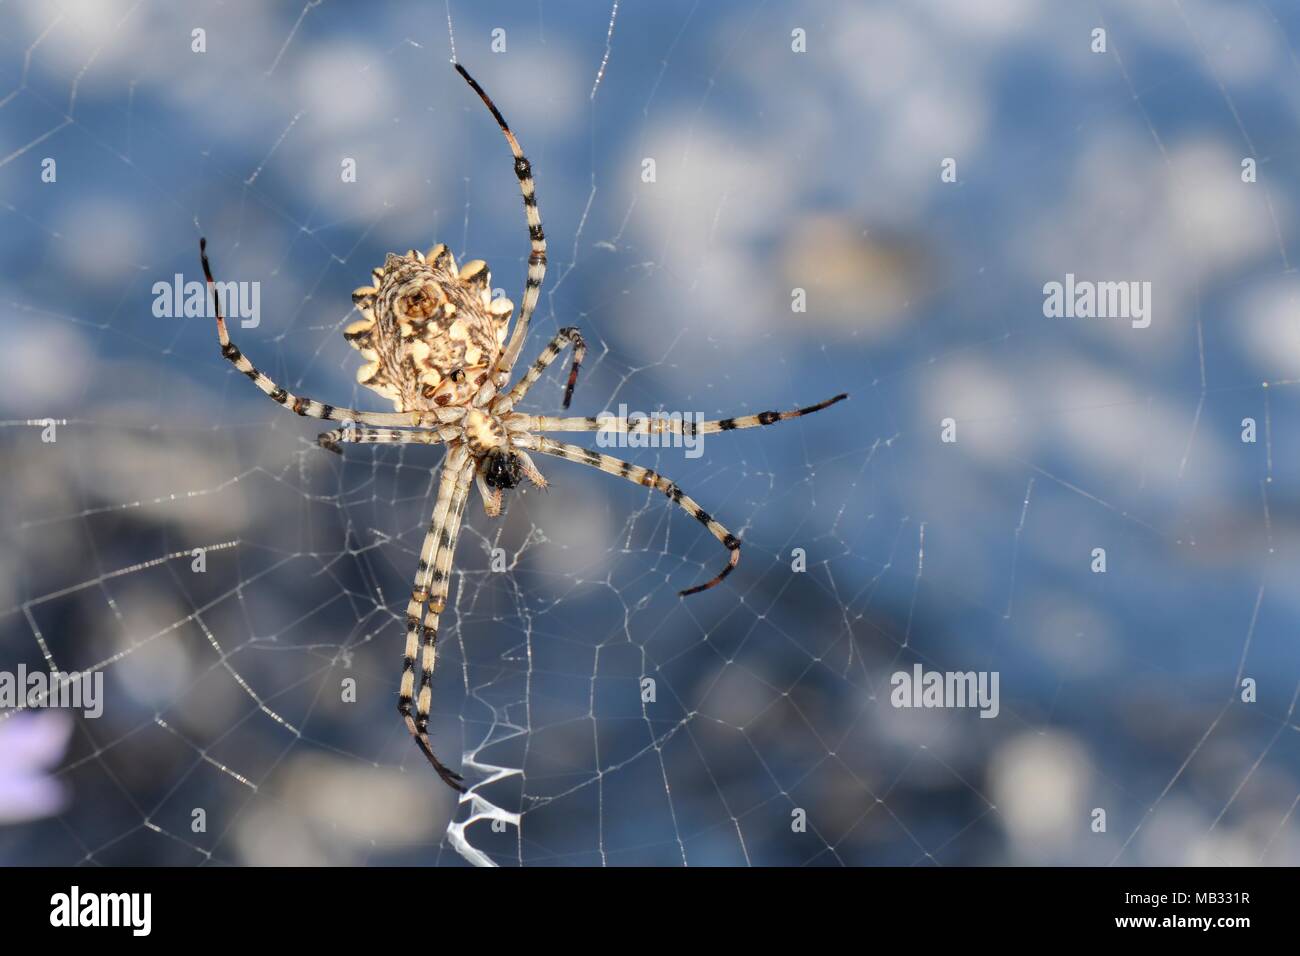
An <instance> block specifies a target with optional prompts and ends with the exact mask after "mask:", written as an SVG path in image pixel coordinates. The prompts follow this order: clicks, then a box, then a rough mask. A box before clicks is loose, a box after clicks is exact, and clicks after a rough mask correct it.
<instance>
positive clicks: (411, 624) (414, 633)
mask: <svg viewBox="0 0 1300 956" xmlns="http://www.w3.org/2000/svg"><path fill="white" fill-rule="evenodd" d="M468 458H469V450H468V449H467V448H465V446H463V445H461V446H457V447H456V448H453V449H452V450H451V451H450V452H449V453H448V454H447V459H446V461H445V462H444V463H443V472H442V480H441V481H440V482H439V484H438V500H437V503H436V504H435V505H434V509H433V519H432V521H431V522H430V523H429V530H428V532H427V533H426V534H425V536H424V543H423V544H422V545H421V547H420V563H419V565H418V566H417V569H416V573H415V586H414V588H413V589H412V591H411V599H410V601H409V602H408V603H407V605H406V650H405V651H404V652H403V654H402V682H401V688H400V690H399V692H398V697H397V710H398V712H399V713H400V714H401V715H402V718H403V720H404V721H405V722H406V729H407V730H408V731H409V732H410V734H411V737H412V738H413V739H414V740H415V742H416V744H418V745H419V747H420V750H421V751H422V752H423V753H424V755H425V757H427V758H428V760H429V763H430V764H432V765H433V769H434V770H436V771H437V773H438V776H439V777H441V778H442V779H443V782H445V783H446V784H447V785H448V786H449V787H451V788H452V789H454V790H459V791H461V792H464V787H463V786H462V785H461V784H460V783H459V782H458V781H459V780H460V775H459V774H457V773H456V772H455V771H453V770H450V769H449V768H447V767H446V766H445V765H444V764H443V763H442V761H441V760H439V759H438V758H437V757H436V756H435V755H434V753H433V748H432V746H430V744H429V737H428V732H427V727H428V714H429V710H428V708H423V710H422V714H423V716H422V718H419V719H417V714H420V713H421V710H420V709H419V708H420V706H421V705H422V704H423V703H424V699H425V697H426V696H427V695H429V694H431V692H430V691H429V690H428V687H427V683H426V680H425V679H424V676H423V675H424V673H425V668H424V667H423V666H422V679H421V686H420V698H421V701H420V704H416V689H415V665H416V658H417V655H420V656H421V657H423V658H424V661H422V664H428V665H429V666H428V667H427V671H428V672H432V666H431V665H432V653H431V652H430V651H429V650H427V647H428V643H427V642H426V638H425V629H424V625H423V622H422V620H421V615H422V612H423V610H424V605H425V604H426V603H427V602H428V601H429V586H430V580H431V579H432V578H433V576H434V567H433V565H434V560H435V555H436V554H437V553H439V552H440V549H441V548H442V546H443V542H444V541H446V540H447V524H448V515H449V513H450V512H451V509H452V504H453V499H454V498H455V497H456V490H457V488H458V487H459V486H460V484H461V482H462V481H463V480H464V478H465V476H466V474H467V473H468V470H469V469H470V468H472V467H473V466H472V464H470V463H468V462H467V459H468ZM422 649H423V653H422V654H421V651H422ZM413 704H416V707H417V710H416V711H415V712H414V713H413V711H412V705H413Z"/></svg>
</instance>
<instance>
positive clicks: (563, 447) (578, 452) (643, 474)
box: [514, 435, 740, 597]
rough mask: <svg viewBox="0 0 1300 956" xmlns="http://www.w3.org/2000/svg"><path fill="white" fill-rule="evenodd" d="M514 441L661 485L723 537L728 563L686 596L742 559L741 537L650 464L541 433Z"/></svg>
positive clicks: (639, 481)
mask: <svg viewBox="0 0 1300 956" xmlns="http://www.w3.org/2000/svg"><path fill="white" fill-rule="evenodd" d="M514 442H515V444H516V445H517V446H519V447H521V448H532V449H533V450H535V451H539V452H541V453H542V454H543V455H553V456H554V457H556V458H565V459H568V460H569V461H576V462H578V463H579V464H583V465H586V466H588V467H589V468H598V469H600V470H601V471H603V472H605V473H606V474H608V475H617V476H618V477H619V478H624V479H626V480H627V481H631V482H634V483H636V484H638V485H645V486H646V487H647V488H657V489H658V490H659V491H662V492H663V493H664V494H665V495H667V496H668V497H669V499H671V500H672V501H673V502H674V503H675V504H677V505H679V506H680V507H681V508H682V510H684V511H685V512H686V513H687V514H689V515H690V516H691V517H692V518H694V519H695V520H696V521H698V522H699V523H700V524H702V525H704V527H706V528H708V529H709V534H711V535H713V536H714V537H715V538H717V539H718V540H719V541H721V542H722V544H723V546H724V547H725V548H726V549H727V550H728V551H729V552H731V555H730V557H729V558H728V560H727V564H726V566H725V567H724V568H723V569H722V570H721V571H719V572H718V573H717V574H716V575H715V576H714V577H712V578H710V579H709V580H708V581H705V582H704V583H703V584H697V585H696V586H695V587H693V588H687V589H686V590H685V591H681V592H679V593H680V594H681V595H682V596H683V597H685V596H686V595H688V594H698V593H699V592H700V591H707V590H708V589H709V588H711V587H716V586H717V585H718V584H721V583H722V579H723V578H725V577H726V576H727V575H728V574H730V573H731V572H732V571H733V570H734V569H735V567H736V564H737V563H738V562H739V561H740V540H739V539H738V538H737V537H736V536H735V535H734V534H732V533H731V532H730V531H728V530H727V529H726V528H724V527H723V526H722V525H721V524H719V523H718V522H717V521H715V520H714V519H713V516H712V515H710V514H709V513H708V512H707V511H705V510H704V509H703V508H701V507H700V506H699V505H698V504H697V503H696V501H695V499H694V498H691V497H690V496H689V495H686V494H684V493H683V492H682V489H680V488H678V487H677V484H676V483H675V482H673V481H671V480H670V479H668V478H665V477H664V476H663V475H661V474H659V473H658V472H655V471H651V470H650V469H649V468H642V467H641V466H640V465H634V464H632V463H631V462H630V461H621V460H620V459H618V458H614V457H613V456H611V455H602V454H600V453H599V452H594V451H592V450H591V449H589V448H583V447H582V446H581V445H568V444H565V443H563V442H558V441H553V440H552V439H550V438H545V437H543V436H541V435H528V436H520V437H518V438H515V439H514Z"/></svg>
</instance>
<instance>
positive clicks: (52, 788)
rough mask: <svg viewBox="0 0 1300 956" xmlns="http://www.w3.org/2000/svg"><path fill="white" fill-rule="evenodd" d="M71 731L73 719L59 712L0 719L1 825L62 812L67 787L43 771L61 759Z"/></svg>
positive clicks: (21, 714)
mask: <svg viewBox="0 0 1300 956" xmlns="http://www.w3.org/2000/svg"><path fill="white" fill-rule="evenodd" d="M71 734H72V719H71V718H70V717H69V716H68V715H67V714H65V713H63V712H62V711H57V710H46V711H37V712H20V713H15V714H11V715H9V717H8V718H7V719H6V718H0V826H3V825H4V824H6V823H22V822H24V821H27V820H38V819H40V818H41V817H48V816H52V815H54V814H56V813H61V812H62V811H63V808H64V807H65V806H66V805H67V802H68V792H67V788H66V787H65V786H64V785H63V783H62V782H60V781H58V780H55V779H54V778H53V777H50V776H48V775H47V773H46V770H47V768H49V767H51V766H53V765H54V764H56V763H58V762H59V761H60V760H61V759H63V752H64V750H66V749H67V746H68V737H69V736H70V735H71Z"/></svg>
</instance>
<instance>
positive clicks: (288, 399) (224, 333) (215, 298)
mask: <svg viewBox="0 0 1300 956" xmlns="http://www.w3.org/2000/svg"><path fill="white" fill-rule="evenodd" d="M199 258H200V259H201V260H202V262H203V276H204V278H205V279H207V283H208V291H209V292H211V293H212V310H213V312H214V313H215V314H216V319H217V341H218V342H219V343H220V344H221V354H222V356H223V357H224V358H225V359H226V361H228V362H230V364H231V365H233V366H235V368H237V369H239V371H241V372H243V373H244V374H245V375H247V376H248V377H249V378H250V379H251V380H252V382H253V384H254V385H256V386H257V387H258V388H259V389H261V390H262V391H263V392H265V393H266V394H267V395H268V396H270V398H271V400H272V401H274V402H277V403H278V404H280V405H283V406H284V407H285V408H287V409H289V410H290V411H292V412H293V413H294V414H296V415H302V416H304V417H306V418H323V419H325V420H326V421H331V422H359V423H361V424H364V425H420V424H426V423H427V421H426V420H427V419H428V418H429V417H431V416H429V415H427V414H421V413H412V412H361V411H357V410H356V409H354V408H339V407H337V406H335V405H330V404H328V403H326V402H318V401H316V399H314V398H308V397H306V396H305V395H295V394H293V393H292V392H290V391H288V390H287V389H284V388H282V387H280V386H279V385H277V384H276V383H275V382H274V381H272V380H271V378H270V377H268V376H267V375H265V374H264V373H262V372H261V371H259V370H258V368H257V366H255V365H254V364H253V363H252V362H250V361H249V360H248V357H247V356H246V355H244V353H243V352H241V351H240V350H239V347H238V346H236V345H235V343H234V342H232V341H230V332H229V331H228V330H227V329H226V318H225V316H224V315H222V313H221V297H220V295H219V294H218V292H217V283H216V280H215V279H213V278H212V266H211V265H210V264H209V263H208V241H207V239H200V240H199Z"/></svg>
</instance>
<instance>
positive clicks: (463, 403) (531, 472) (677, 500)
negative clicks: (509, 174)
mask: <svg viewBox="0 0 1300 956" xmlns="http://www.w3.org/2000/svg"><path fill="white" fill-rule="evenodd" d="M456 69H457V71H458V72H459V73H460V75H461V76H462V77H464V78H465V81H466V82H467V83H469V85H470V86H471V87H472V88H473V90H474V92H475V93H477V94H478V95H479V96H480V97H481V98H482V100H483V102H484V104H485V105H486V106H487V108H488V109H489V110H491V112H492V116H493V117H494V118H495V119H496V121H497V123H498V124H500V126H501V131H502V133H504V134H505V137H506V142H507V143H509V144H510V151H511V153H512V154H513V155H514V166H515V177H516V178H517V179H518V180H519V189H520V192H521V193H522V194H523V197H524V215H525V217H526V219H527V221H528V238H529V242H530V244H531V248H530V251H529V255H528V272H527V278H526V280H525V282H524V295H523V299H522V300H521V302H520V306H519V318H518V320H517V321H516V322H515V327H514V331H513V332H512V333H511V334H510V337H509V340H508V341H507V339H506V331H507V326H508V325H509V323H510V316H511V313H512V311H513V309H514V306H513V305H512V303H511V302H510V300H508V299H505V298H497V299H493V298H492V294H491V281H490V278H489V275H488V269H487V264H486V263H484V262H483V261H482V260H479V259H475V260H474V261H473V262H469V263H466V264H465V266H464V267H463V268H460V269H457V268H456V260H455V259H454V258H452V255H451V252H450V251H448V249H447V247H446V246H443V245H438V246H434V247H433V248H432V249H430V250H429V252H428V254H427V255H422V254H421V253H419V252H416V251H415V250H414V249H412V250H411V251H410V252H408V253H407V254H406V255H404V256H398V255H392V254H390V255H389V256H388V258H387V259H386V260H385V262H384V264H383V266H381V267H380V268H378V269H376V270H374V273H373V275H374V280H375V284H374V285H373V286H365V287H363V288H360V289H357V290H356V291H355V292H354V293H352V300H353V302H355V303H356V306H357V309H358V310H360V312H361V315H362V318H361V319H360V320H359V321H357V322H354V323H352V324H351V325H349V326H348V327H347V329H346V330H344V335H345V336H346V338H347V340H348V341H349V342H350V343H351V344H352V345H353V346H354V347H355V348H356V349H357V350H359V351H360V352H361V355H362V357H363V358H365V360H366V362H365V364H364V365H363V366H362V367H361V368H360V369H358V371H357V381H358V382H360V383H361V384H362V385H365V386H366V387H368V388H371V389H373V390H374V391H376V392H378V393H379V394H380V395H383V396H384V397H385V398H387V399H388V400H389V401H391V402H392V403H393V407H394V408H395V409H396V411H394V412H363V411H358V410H357V409H353V408H341V407H339V406H336V405H329V404H326V403H325V402H319V401H317V400H315V399H312V398H306V397H304V396H298V395H294V394H292V393H291V392H289V391H288V390H287V389H285V388H282V387H281V386H279V385H277V384H276V383H275V382H273V381H272V380H271V379H270V378H268V377H267V376H266V375H264V374H263V373H262V372H259V371H258V370H257V368H256V367H255V366H254V365H253V363H252V362H250V361H249V360H248V358H247V357H246V356H245V355H244V354H243V353H242V352H241V351H240V350H239V348H238V347H237V346H236V345H235V343H234V342H232V341H230V333H229V330H228V329H227V328H226V320H225V318H224V317H223V316H222V314H221V302H220V299H219V298H218V296H217V291H216V286H215V284H214V280H213V278H212V269H211V267H210V266H209V264H208V257H207V252H206V249H207V246H206V242H205V241H204V240H202V239H200V240H199V250H200V255H201V257H202V261H203V274H204V275H205V276H206V278H207V280H208V287H209V288H210V289H211V290H212V301H213V306H214V309H215V312H216V319H217V340H218V341H219V342H220V343H221V354H222V355H223V356H225V358H226V359H227V360H229V361H230V362H231V363H232V364H233V365H234V366H235V368H237V369H238V370H239V371H240V372H242V373H244V374H245V375H247V376H248V377H249V378H250V379H252V381H253V384H254V385H256V386H257V387H258V388H260V389H261V390H262V391H263V392H265V393H266V394H267V395H268V396H270V397H271V399H272V400H273V401H275V402H278V403H279V404H281V405H283V406H285V407H286V408H291V409H292V410H293V411H294V412H296V413H297V414H299V415H305V416H307V417H309V418H319V419H324V420H326V421H333V422H343V423H344V425H343V426H342V427H339V428H336V429H334V430H333V431H329V432H325V433H324V434H322V435H320V436H318V438H317V441H318V442H319V443H320V444H321V446H322V447H324V448H328V449H330V450H331V451H335V452H339V451H341V448H340V445H341V443H343V442H349V443H380V442H383V443H392V444H426V445H439V444H440V445H446V447H447V455H446V457H445V458H444V459H443V466H442V478H441V480H440V482H439V484H438V500H437V503H436V504H435V505H434V509H433V521H432V522H431V523H430V525H429V530H428V532H427V533H426V534H425V536H424V543H423V544H422V545H421V547H420V561H419V564H418V565H417V567H416V573H415V585H414V587H413V588H412V590H411V599H410V601H408V602H407V605H406V651H405V653H404V654H403V657H402V681H401V686H400V689H399V691H398V697H397V708H398V711H399V712H400V713H401V715H402V718H403V719H404V720H405V722H406V728H407V730H408V731H409V732H410V734H411V736H412V737H413V738H414V739H415V742H416V743H417V744H418V745H419V747H420V750H421V751H422V752H423V753H424V756H425V757H426V758H428V760H429V763H430V764H432V765H433V768H434V770H436V771H437V772H438V775H439V776H440V777H442V779H443V780H444V781H446V783H447V784H448V786H451V787H453V788H455V789H456V790H459V791H461V792H462V793H463V792H464V790H465V787H464V785H463V783H462V782H461V777H460V774H458V773H456V772H455V771H454V770H452V769H450V768H449V767H447V766H445V765H444V764H443V763H442V761H441V760H439V759H438V758H437V757H436V756H435V755H434V753H433V747H432V745H431V744H430V742H429V733H428V725H429V714H430V711H431V710H432V707H433V691H432V681H433V668H434V664H435V662H436V660H437V641H438V623H439V619H440V616H441V614H442V612H443V609H444V607H445V606H446V602H447V595H448V593H449V589H450V587H451V563H452V555H453V554H454V553H455V550H456V539H457V536H458V535H459V533H460V523H461V517H462V515H463V514H464V513H465V504H466V501H467V500H468V497H469V491H470V486H471V484H475V483H476V484H477V485H478V489H479V492H480V494H481V495H482V496H483V506H484V508H485V509H486V510H487V513H488V514H489V515H494V516H495V515H497V514H500V512H501V499H502V492H503V491H506V490H509V489H512V488H516V487H518V486H519V484H520V482H521V480H523V479H527V480H528V481H529V482H531V483H532V484H534V485H536V486H537V487H539V488H545V487H546V479H545V478H543V477H542V474H541V472H539V471H538V470H537V466H536V465H535V464H534V463H533V460H532V458H531V457H530V456H529V452H530V451H532V452H537V453H538V454H542V455H551V456H553V457H555V458H563V459H565V460H568V461H574V462H577V463H579V464H582V465H587V466H588V467H591V468H597V469H599V470H600V471H603V472H605V473H606V474H609V475H615V476H617V477H619V478H623V479H626V480H627V481H631V482H634V483H635V484H638V485H642V486H643V487H645V488H652V489H654V490H656V491H658V492H660V493H662V494H663V495H665V496H667V498H668V500H669V501H671V502H672V503H673V504H675V505H677V506H678V507H680V508H681V509H682V510H684V511H685V512H686V513H687V514H689V515H690V516H691V517H692V518H694V519H695V520H696V521H698V522H699V523H700V524H702V525H703V526H704V527H705V529H706V530H707V531H708V532H709V534H711V535H713V537H714V538H716V539H717V541H718V542H719V543H720V544H721V545H722V546H723V547H724V548H726V549H727V563H726V565H725V566H724V567H723V568H722V570H721V571H719V572H718V573H717V574H715V575H714V576H713V577H712V578H710V579H709V580H708V581H705V582H704V583H703V584H697V585H696V586H695V587H692V588H687V589H686V590H684V591H682V592H681V593H682V594H683V595H686V594H696V593H698V592H700V591H707V590H708V589H709V588H711V587H714V586H715V585H717V584H720V583H721V582H722V580H723V579H724V578H725V577H726V576H727V575H728V574H730V573H731V571H732V570H733V569H734V568H735V567H736V562H737V561H739V559H740V541H739V540H737V538H736V537H735V535H733V534H732V533H731V532H730V531H728V530H727V529H726V528H725V527H724V526H723V525H722V524H721V523H720V522H719V521H717V520H715V519H714V517H713V516H712V515H710V514H709V513H708V512H707V511H705V510H704V509H703V508H701V507H700V506H699V505H698V504H697V503H696V502H695V500H694V499H693V498H691V497H690V496H689V495H687V494H685V493H684V492H683V491H682V489H681V488H679V487H678V486H677V483H676V482H674V481H672V480H670V479H668V478H666V477H665V476H663V475H661V474H659V473H658V472H654V471H651V470H650V469H649V468H642V467H641V466H640V465H634V464H632V463H631V462H628V461H621V460H619V459H617V458H614V457H611V456H610V455H603V454H600V453H598V452H594V451H592V450H590V449H588V448H583V447H582V446H581V445H571V444H566V443H564V442H558V441H555V440H554V439H551V438H547V437H546V436H545V434H544V433H545V432H601V431H605V432H608V431H613V432H626V433H629V434H630V433H636V434H647V435H648V434H664V433H668V434H690V435H692V436H694V437H698V436H701V435H709V434H714V433H717V432H724V431H732V430H733V429H737V428H755V427H757V426H760V425H772V424H775V423H776V422H781V421H786V420H787V419H791V418H798V417H799V416H800V415H807V414H809V413H810V412H816V411H820V410H821V409H823V408H826V407H827V406H828V405H833V404H835V403H836V402H838V401H840V400H841V399H843V398H846V397H847V396H845V395H836V396H835V397H834V398H831V399H827V400H826V401H824V402H818V403H817V404H816V405H810V406H808V407H807V408H799V409H795V410H793V411H787V412H760V413H758V414H757V415H742V416H740V417H735V418H723V419H719V420H717V421H708V422H694V421H691V420H689V419H680V418H679V419H674V418H662V419H659V418H653V419H652V418H638V419H632V420H626V419H623V420H619V419H604V418H555V417H552V416H549V415H526V414H523V413H521V412H516V411H515V410H514V408H515V406H516V405H517V404H519V402H520V401H521V400H522V399H523V398H524V396H525V395H526V394H527V393H528V390H529V389H531V388H532V387H533V385H534V383H536V382H537V380H538V379H539V378H541V376H542V373H544V372H545V371H546V369H547V368H549V367H550V365H551V363H552V362H554V361H555V360H556V359H557V358H558V357H559V356H560V354H561V353H562V352H563V351H564V350H565V349H566V348H572V349H573V366H572V368H571V369H570V370H569V378H568V381H567V382H566V384H565V389H564V402H563V405H564V407H565V408H568V407H569V399H570V398H571V397H572V395H573V387H574V385H575V384H576V383H577V381H578V370H579V369H580V368H581V367H582V359H583V356H584V355H586V351H587V346H586V343H585V342H584V341H583V339H582V334H581V333H580V332H579V331H578V330H577V329H575V328H562V329H560V330H559V332H558V333H557V334H556V336H555V337H554V338H553V339H552V340H551V342H550V344H548V345H547V346H546V348H545V349H543V350H542V354H541V355H540V356H538V358H537V360H536V361H535V362H533V364H532V365H531V366H529V368H528V371H527V372H525V373H524V374H523V375H522V376H521V377H520V378H519V380H518V381H517V382H515V384H514V386H513V387H510V388H509V391H507V390H506V389H507V387H508V386H509V385H510V376H511V373H512V372H513V371H514V366H515V362H516V361H517V360H518V359H519V353H520V350H521V349H522V347H523V344H524V339H525V338H526V337H527V334H528V321H529V318H530V317H531V316H532V314H533V309H534V307H535V306H536V305H537V298H538V295H539V293H540V289H541V286H542V279H543V278H544V277H545V275H546V236H545V235H544V233H543V232H542V217H541V214H540V213H539V212H538V210H537V198H536V195H535V191H534V186H533V173H532V167H531V166H530V165H529V163H528V160H527V159H525V158H524V154H523V151H522V150H521V149H520V148H519V143H518V141H517V140H516V139H515V135H514V133H512V132H511V131H510V127H509V126H507V125H506V121H505V119H504V118H503V117H502V116H501V113H500V112H499V111H498V110H497V108H496V107H495V106H494V105H493V104H492V100H491V99H489V98H488V95H487V94H486V93H484V92H483V89H482V87H480V86H479V85H478V84H477V83H475V82H474V79H473V78H472V77H471V76H470V75H469V74H468V73H467V72H465V69H464V67H462V66H460V65H459V64H457V65H456ZM376 426H379V427H376ZM686 428H689V429H690V430H689V432H686V431H684V430H685V429H686ZM417 664H418V666H419V687H418V689H417V687H416V666H417Z"/></svg>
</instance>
